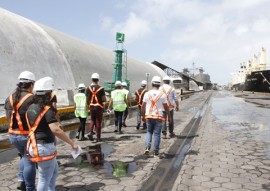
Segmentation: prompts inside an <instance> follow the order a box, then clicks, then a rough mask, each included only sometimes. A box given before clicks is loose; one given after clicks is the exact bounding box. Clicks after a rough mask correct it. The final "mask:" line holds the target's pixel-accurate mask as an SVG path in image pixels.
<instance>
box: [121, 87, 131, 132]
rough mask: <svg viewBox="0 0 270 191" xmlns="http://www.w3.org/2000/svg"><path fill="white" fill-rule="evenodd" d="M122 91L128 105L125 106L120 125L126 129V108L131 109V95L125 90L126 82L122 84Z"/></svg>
mask: <svg viewBox="0 0 270 191" xmlns="http://www.w3.org/2000/svg"><path fill="white" fill-rule="evenodd" d="M122 91H123V92H124V93H125V94H126V99H127V102H128V104H129V105H127V108H126V110H125V111H124V115H123V122H122V125H123V126H124V127H127V125H126V119H127V116H128V108H129V107H131V105H130V99H131V94H130V92H129V90H128V89H127V82H122Z"/></svg>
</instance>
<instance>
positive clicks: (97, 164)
mask: <svg viewBox="0 0 270 191" xmlns="http://www.w3.org/2000/svg"><path fill="white" fill-rule="evenodd" d="M211 93H212V92H211V91H207V92H201V93H196V94H194V95H192V96H191V97H190V98H188V99H185V100H183V101H181V102H180V111H179V112H175V133H176V135H177V137H175V138H167V139H162V141H161V150H160V152H161V156H160V157H159V158H156V157H153V156H150V157H147V156H145V155H144V154H143V152H144V147H145V146H144V142H145V130H142V127H141V129H140V130H136V127H135V126H136V119H135V116H134V114H133V116H131V118H130V119H128V121H127V125H128V127H126V128H123V131H124V134H116V133H114V132H113V131H114V126H110V125H106V127H105V128H103V129H102V142H98V143H96V142H95V141H89V140H87V141H76V142H77V144H79V145H80V146H81V147H82V148H83V153H82V155H81V156H80V157H78V158H77V159H73V158H72V157H71V155H70V147H69V146H67V145H66V144H65V143H62V142H59V143H58V145H57V149H58V156H57V160H58V162H59V175H58V178H57V187H56V190H57V191H58V190H59V191H62V190H63V191H71V190H77V191H80V190H82V191H83V190H104V191H106V190H110V191H114V190H115V191H119V190H126V191H132V190H134V191H135V190H143V189H144V188H145V183H147V180H148V179H149V177H152V176H162V174H160V175H158V174H157V173H156V172H157V171H159V169H160V166H159V165H160V164H161V163H162V162H163V161H172V160H174V161H176V163H174V165H175V164H177V165H176V166H173V167H172V168H171V167H169V166H168V169H169V168H170V169H173V170H174V171H175V173H176V177H175V178H176V180H175V181H174V178H173V177H169V178H168V179H165V178H164V179H163V183H164V184H165V183H166V182H167V183H168V184H170V186H169V187H171V189H163V190H195V191H197V190H198V191H202V190H211V191H212V190H213V191H219V190H224V191H227V190H237V191H238V190H239V191H240V190H241V191H243V190H258V191H259V190H270V167H269V166H270V144H269V140H270V130H269V125H268V124H269V120H270V119H269V117H268V116H269V114H270V110H269V109H268V108H262V107H261V105H260V104H254V103H248V102H246V101H245V99H244V98H243V97H241V96H238V97H234V96H233V95H232V93H230V92H225V91H224V92H223V91H220V92H218V91H215V92H213V95H212V97H211V99H210V100H209V102H207V103H206V100H207V98H209V96H210V94H211ZM251 97H252V96H251ZM261 100H263V99H257V100H253V101H256V102H258V103H260V101H261ZM264 101H265V100H264ZM263 104H265V103H263ZM203 105H204V107H203V109H202V106H203ZM199 110H201V112H200V113H199V114H198V111H199ZM196 116H197V118H198V119H200V120H199V121H198V120H197V121H196V120H195V121H194V123H192V125H190V124H191V122H192V120H193V119H194V117H196ZM193 126H196V127H198V128H199V129H198V131H195V130H194V132H191V134H186V130H187V128H192V127H193ZM69 136H70V137H75V132H74V131H71V132H70V133H69ZM184 139H187V140H188V142H186V144H185V145H186V146H183V145H178V144H180V141H181V140H184ZM180 146H181V147H182V146H183V149H181V151H182V153H173V154H172V150H173V149H172V148H177V147H180ZM190 146H191V147H190ZM183 150H185V152H183ZM176 151H177V152H181V151H179V149H178V150H177V149H175V151H174V152H176ZM5 155H8V153H7V152H6V154H3V153H2V154H1V159H2V157H3V156H5ZM9 160H10V159H9ZM18 160H19V158H18V157H16V158H14V159H12V160H10V162H4V163H1V164H0V168H1V172H0V174H1V175H2V176H1V177H0V190H1V191H5V190H16V185H17V176H16V174H17V167H18ZM160 172H161V171H160ZM161 184H162V183H161ZM160 188H161V187H160ZM156 190H159V189H156Z"/></svg>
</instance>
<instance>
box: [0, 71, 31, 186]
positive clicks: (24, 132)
mask: <svg viewBox="0 0 270 191" xmlns="http://www.w3.org/2000/svg"><path fill="white" fill-rule="evenodd" d="M18 79H19V83H18V84H17V88H16V90H15V92H14V93H12V94H11V95H10V96H9V97H8V98H7V99H6V101H5V111H6V117H7V119H8V121H9V129H8V132H9V140H10V142H11V143H12V144H13V145H14V146H15V148H16V149H17V150H18V152H19V155H20V156H22V158H21V160H20V161H19V173H18V181H19V183H18V186H17V189H19V190H35V189H36V187H35V178H36V167H35V166H36V165H35V163H34V162H32V161H30V159H29V156H28V155H27V153H26V145H27V136H28V134H29V129H28V126H27V122H26V118H25V113H26V111H27V109H28V107H29V105H30V104H31V103H32V102H33V97H34V96H33V94H32V91H33V87H34V83H35V75H34V74H33V73H32V72H29V71H24V72H22V73H21V74H20V75H19V78H18Z"/></svg>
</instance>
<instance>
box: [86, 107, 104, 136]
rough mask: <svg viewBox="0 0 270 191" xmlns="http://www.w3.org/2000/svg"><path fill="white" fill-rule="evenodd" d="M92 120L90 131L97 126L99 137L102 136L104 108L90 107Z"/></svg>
mask: <svg viewBox="0 0 270 191" xmlns="http://www.w3.org/2000/svg"><path fill="white" fill-rule="evenodd" d="M90 116H91V122H90V126H89V131H90V133H91V132H93V130H94V126H95V127H96V133H97V138H100V135H101V123H102V119H103V109H102V108H95V109H90Z"/></svg>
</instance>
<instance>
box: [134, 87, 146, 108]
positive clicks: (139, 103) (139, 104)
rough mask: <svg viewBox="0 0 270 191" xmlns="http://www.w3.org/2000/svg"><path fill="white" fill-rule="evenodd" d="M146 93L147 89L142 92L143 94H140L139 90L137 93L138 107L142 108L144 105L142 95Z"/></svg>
mask: <svg viewBox="0 0 270 191" xmlns="http://www.w3.org/2000/svg"><path fill="white" fill-rule="evenodd" d="M145 91H146V89H144V90H143V91H142V92H141V94H140V93H139V91H138V90H137V91H136V93H137V95H138V98H139V99H138V106H142V104H141V102H142V98H143V97H142V95H143V94H144V92H145Z"/></svg>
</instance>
